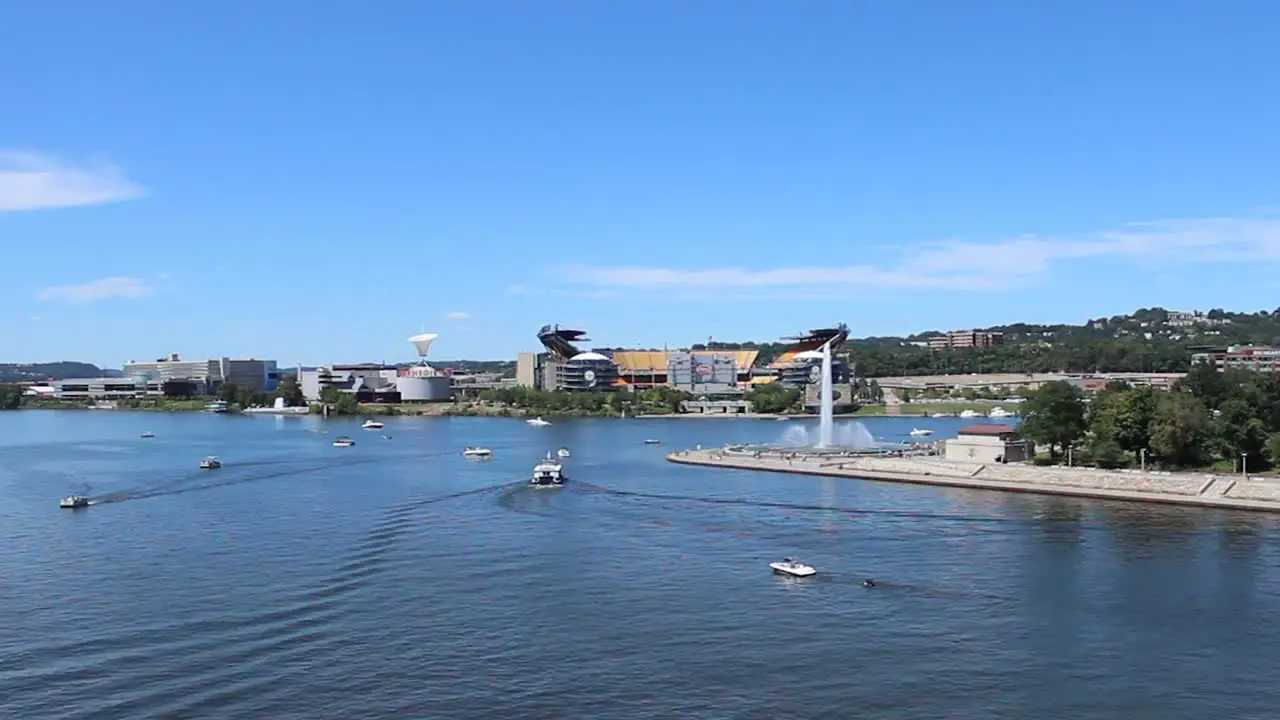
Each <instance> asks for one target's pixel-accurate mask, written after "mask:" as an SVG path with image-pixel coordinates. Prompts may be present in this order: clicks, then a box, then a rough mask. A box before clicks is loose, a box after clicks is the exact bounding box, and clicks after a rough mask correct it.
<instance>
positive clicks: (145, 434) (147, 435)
mask: <svg viewBox="0 0 1280 720" xmlns="http://www.w3.org/2000/svg"><path fill="white" fill-rule="evenodd" d="M155 436H156V434H155V433H153V432H151V431H150V430H148V431H147V432H144V433H142V435H141V437H144V438H153V437H155Z"/></svg>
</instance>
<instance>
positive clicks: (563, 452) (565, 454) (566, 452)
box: [556, 448, 571, 458]
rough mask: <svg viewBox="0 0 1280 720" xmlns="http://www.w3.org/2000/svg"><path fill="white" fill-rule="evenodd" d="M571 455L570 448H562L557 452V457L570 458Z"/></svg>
mask: <svg viewBox="0 0 1280 720" xmlns="http://www.w3.org/2000/svg"><path fill="white" fill-rule="evenodd" d="M570 454H571V453H570V452H569V448H560V449H559V450H557V451H556V455H557V456H559V457H562V458H567V457H569V455H570Z"/></svg>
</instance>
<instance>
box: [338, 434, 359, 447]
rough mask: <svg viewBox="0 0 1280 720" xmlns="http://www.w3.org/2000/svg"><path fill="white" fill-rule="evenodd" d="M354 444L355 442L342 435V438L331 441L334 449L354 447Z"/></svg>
mask: <svg viewBox="0 0 1280 720" xmlns="http://www.w3.org/2000/svg"><path fill="white" fill-rule="evenodd" d="M355 444H356V441H355V440H352V439H351V438H349V437H347V436H346V435H343V436H342V437H340V438H337V439H335V440H334V441H333V446H334V447H351V446H352V445H355Z"/></svg>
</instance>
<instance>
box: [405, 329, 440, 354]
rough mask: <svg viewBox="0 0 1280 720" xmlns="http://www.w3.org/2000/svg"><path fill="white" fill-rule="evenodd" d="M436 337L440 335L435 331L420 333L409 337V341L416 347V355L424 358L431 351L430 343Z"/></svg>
mask: <svg viewBox="0 0 1280 720" xmlns="http://www.w3.org/2000/svg"><path fill="white" fill-rule="evenodd" d="M438 337H440V336H439V335H438V334H436V333H422V334H421V335H414V336H413V337H411V338H409V342H411V343H413V346H414V347H415V348H417V350H418V357H420V358H422V359H423V360H426V359H427V353H429V352H431V343H433V342H435V341H436V338H438Z"/></svg>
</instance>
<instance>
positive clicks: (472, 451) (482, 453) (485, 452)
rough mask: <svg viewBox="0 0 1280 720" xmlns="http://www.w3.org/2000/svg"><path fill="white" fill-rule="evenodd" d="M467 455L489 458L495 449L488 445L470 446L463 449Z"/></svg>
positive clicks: (463, 452)
mask: <svg viewBox="0 0 1280 720" xmlns="http://www.w3.org/2000/svg"><path fill="white" fill-rule="evenodd" d="M462 454H463V455H464V456H466V457H473V458H487V457H490V456H491V455H493V451H492V450H490V449H489V448H487V447H469V448H467V449H465V450H463V451H462Z"/></svg>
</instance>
